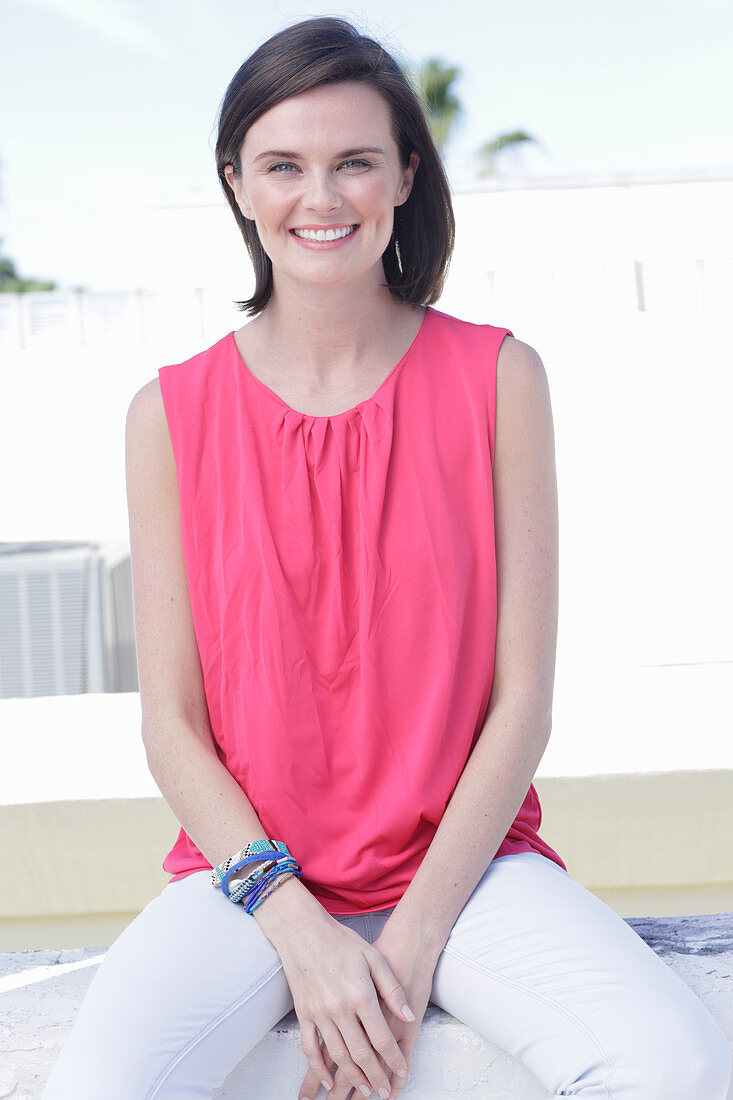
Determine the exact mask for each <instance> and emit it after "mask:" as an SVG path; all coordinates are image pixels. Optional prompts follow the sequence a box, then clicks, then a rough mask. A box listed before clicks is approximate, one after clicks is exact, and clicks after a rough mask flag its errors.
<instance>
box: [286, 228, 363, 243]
mask: <svg viewBox="0 0 733 1100" xmlns="http://www.w3.org/2000/svg"><path fill="white" fill-rule="evenodd" d="M356 229H358V226H356V225H339V226H334V227H333V228H331V227H328V228H326V227H324V228H323V229H291V230H290V232H291V233H293V234H294V235H295V236H296V237H300V239H301V240H303V241H339V240H341V239H342V238H343V237H349V236H351V234H352V233H353V232H354V231H355V230H356Z"/></svg>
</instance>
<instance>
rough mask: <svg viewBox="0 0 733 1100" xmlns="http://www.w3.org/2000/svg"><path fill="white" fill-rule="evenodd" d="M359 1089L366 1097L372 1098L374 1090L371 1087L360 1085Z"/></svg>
mask: <svg viewBox="0 0 733 1100" xmlns="http://www.w3.org/2000/svg"><path fill="white" fill-rule="evenodd" d="M359 1089H360V1091H361V1092H363V1093H364V1095H365V1096H371V1094H372V1090H371V1089H370V1088H369V1085H359Z"/></svg>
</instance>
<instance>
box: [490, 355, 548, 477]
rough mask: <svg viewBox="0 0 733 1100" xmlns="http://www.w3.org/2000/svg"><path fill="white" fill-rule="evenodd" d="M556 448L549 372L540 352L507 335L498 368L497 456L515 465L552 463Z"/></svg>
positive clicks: (499, 357)
mask: <svg viewBox="0 0 733 1100" xmlns="http://www.w3.org/2000/svg"><path fill="white" fill-rule="evenodd" d="M553 447H554V429H553V416H552V403H551V397H550V387H549V382H548V378H547V371H546V370H545V365H544V363H543V362H542V359H541V358H540V356H539V354H538V353H537V351H536V350H535V349H534V348H533V347H532V346H531V345H530V344H525V343H524V342H523V341H522V340H517V339H516V338H515V337H513V336H506V337H505V338H504V340H503V341H502V344H501V348H500V349H499V356H498V360H497V368H496V455H497V458H499V459H500V461H499V465H501V464H502V463H501V460H502V459H504V460H505V459H506V457H507V456H510V458H511V461H512V462H514V461H516V460H518V459H519V456H522V461H523V462H526V461H531V460H532V458H531V456H532V455H535V456H536V458H537V461H538V463H540V462H543V461H547V460H549V457H550V454H551V452H552V450H553Z"/></svg>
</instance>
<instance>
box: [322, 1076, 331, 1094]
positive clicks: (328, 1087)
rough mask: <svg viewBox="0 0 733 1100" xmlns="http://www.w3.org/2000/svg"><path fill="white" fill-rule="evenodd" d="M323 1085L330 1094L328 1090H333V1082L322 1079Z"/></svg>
mask: <svg viewBox="0 0 733 1100" xmlns="http://www.w3.org/2000/svg"><path fill="white" fill-rule="evenodd" d="M321 1084H322V1085H323V1087H324V1089H325V1090H326V1092H328V1090H329V1089H330V1088H331V1082H330V1081H327V1080H326V1078H325V1077H322V1078H321Z"/></svg>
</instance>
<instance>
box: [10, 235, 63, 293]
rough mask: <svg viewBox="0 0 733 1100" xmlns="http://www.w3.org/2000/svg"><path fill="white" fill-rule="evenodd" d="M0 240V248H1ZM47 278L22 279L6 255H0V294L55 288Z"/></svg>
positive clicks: (54, 284)
mask: <svg viewBox="0 0 733 1100" xmlns="http://www.w3.org/2000/svg"><path fill="white" fill-rule="evenodd" d="M2 243H3V242H2V240H0V249H1V248H2ZM55 289H56V283H52V282H50V281H49V280H47V279H22V278H21V277H20V275H19V274H18V272H17V271H16V268H15V264H14V263H13V261H12V260H11V259H10V258H9V257H8V256H2V255H0V294H24V293H26V292H27V291H29V290H55Z"/></svg>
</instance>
